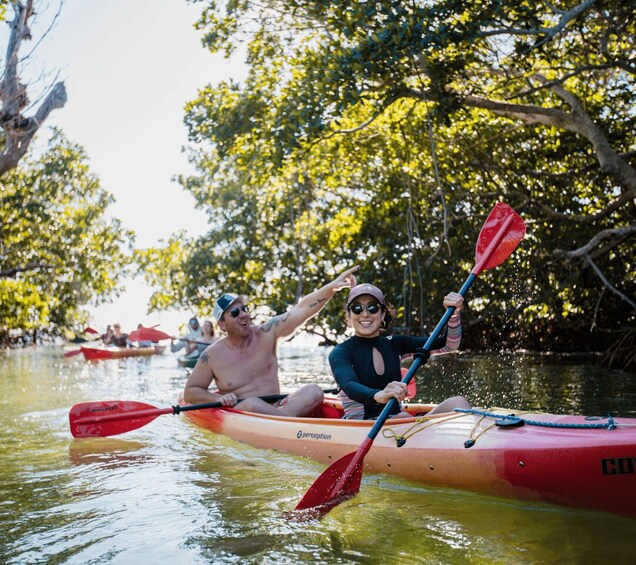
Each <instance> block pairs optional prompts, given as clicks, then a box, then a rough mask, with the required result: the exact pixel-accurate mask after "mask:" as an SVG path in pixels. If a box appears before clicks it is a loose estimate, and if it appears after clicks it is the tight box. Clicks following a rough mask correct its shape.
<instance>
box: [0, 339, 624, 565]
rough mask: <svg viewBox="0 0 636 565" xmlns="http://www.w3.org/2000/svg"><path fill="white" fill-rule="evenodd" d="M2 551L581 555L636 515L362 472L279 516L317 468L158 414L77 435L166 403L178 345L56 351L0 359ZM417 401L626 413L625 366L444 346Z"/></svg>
mask: <svg viewBox="0 0 636 565" xmlns="http://www.w3.org/2000/svg"><path fill="white" fill-rule="evenodd" d="M327 354H328V350H325V349H320V350H316V351H312V350H309V351H308V350H306V349H303V348H295V347H293V346H292V347H287V348H284V350H283V351H282V353H281V370H282V375H283V387H284V388H285V389H286V390H292V389H293V388H295V387H296V386H298V385H299V384H302V383H306V382H317V383H318V384H319V385H320V386H322V387H323V388H329V387H331V386H333V380H332V379H331V377H330V375H329V368H328V364H327ZM0 374H1V375H2V382H3V395H2V408H3V410H2V412H1V413H0V466H1V469H2V473H1V478H0V491H1V492H2V496H1V497H0V528H1V529H2V532H3V536H2V537H1V538H0V552H1V554H2V556H3V561H4V562H6V563H16V564H18V563H19V564H22V563H45V562H50V563H73V564H74V563H77V564H84V563H142V564H143V563H164V562H168V561H174V562H178V563H262V562H266V563H285V564H286V563H290V562H308V563H309V562H311V563H314V562H319V563H358V562H359V563H381V562H382V563H383V562H386V563H397V562H404V561H411V562H416V563H429V562H430V563H485V562H495V563H552V562H554V563H556V562H559V563H588V562H595V561H598V562H607V561H608V560H609V561H616V562H623V563H627V562H630V561H631V560H633V555H634V553H635V551H636V542H635V541H634V535H633V534H634V532H635V531H636V526H635V522H634V521H633V520H628V519H625V518H619V517H615V516H611V515H607V514H600V513H595V512H584V511H576V510H568V509H564V508H559V507H555V506H549V505H542V504H531V503H516V502H513V501H509V500H502V499H498V498H492V497H484V496H479V495H474V494H470V493H466V492H460V491H455V490H451V489H442V488H424V487H421V486H419V485H415V484H412V483H409V482H407V481H401V480H399V479H394V478H390V477H386V476H381V475H365V476H363V482H362V487H361V489H360V493H359V495H358V496H357V497H355V498H354V499H352V500H350V501H348V502H346V503H344V504H342V505H340V506H338V507H336V508H334V510H332V512H331V513H329V514H328V515H327V516H326V517H325V518H324V519H323V520H321V521H315V522H307V523H295V522H290V521H288V520H286V519H285V518H284V514H285V512H287V511H289V510H290V509H291V508H293V507H294V506H295V504H296V503H297V502H298V500H299V499H300V498H301V497H302V495H303V494H304V493H305V492H306V490H307V489H308V488H309V486H310V485H311V484H312V483H313V481H314V480H315V479H316V477H317V476H318V475H320V474H321V473H322V471H323V470H324V466H322V465H320V464H318V463H315V462H312V461H307V460H304V459H301V458H298V457H292V456H288V455H284V454H279V453H274V452H269V451H266V450H260V449H255V448H252V447H250V446H246V445H242V444H239V443H237V442H233V441H231V440H229V439H227V438H225V437H223V436H216V435H214V434H212V433H209V432H207V431H205V430H201V429H199V428H197V427H195V426H193V425H191V424H190V423H188V422H187V421H184V419H183V418H182V417H180V416H172V415H163V416H160V417H158V418H157V419H155V420H154V421H153V422H151V423H150V424H148V425H146V426H144V427H142V428H139V429H137V430H134V431H132V432H130V433H127V434H125V435H122V436H118V437H111V438H90V439H81V440H74V439H73V438H72V437H71V436H70V433H69V429H68V410H69V408H70V407H71V406H72V405H73V404H75V403H77V402H85V401H95V400H109V399H130V400H139V401H142V402H147V403H149V404H152V405H154V406H158V407H165V406H169V405H171V404H174V403H175V402H176V399H177V397H178V395H179V392H180V391H181V389H182V387H183V384H184V382H185V378H186V372H185V370H184V369H182V368H180V367H178V366H177V364H176V357H175V356H171V355H162V356H156V357H152V358H129V359H121V360H110V361H105V362H100V363H86V362H84V361H83V360H81V359H78V358H77V357H74V358H64V357H63V355H62V351H61V350H59V349H55V348H50V349H47V348H44V349H39V350H25V351H16V352H10V353H8V354H2V355H0ZM417 379H418V381H417V382H418V398H419V399H420V400H425V401H429V400H432V401H439V400H441V399H442V398H445V397H446V396H449V395H450V394H458V393H462V394H465V395H466V396H468V397H469V398H470V399H471V401H472V402H473V403H475V404H480V405H483V406H506V407H514V408H518V409H535V410H537V409H538V410H543V411H554V412H574V413H586V414H599V415H606V414H607V413H608V412H611V413H612V414H613V415H624V416H636V382H635V378H634V375H633V374H625V373H612V372H604V371H601V370H598V369H596V368H594V367H586V366H584V365H578V364H567V365H559V364H557V363H552V362H551V361H549V360H548V359H545V358H532V357H527V356H525V357H519V356H492V357H483V358H482V357H480V358H469V357H466V356H460V357H445V358H443V359H438V360H436V361H434V362H432V363H430V364H429V365H427V366H426V367H425V368H423V369H422V370H421V371H420V372H419V374H418V376H417Z"/></svg>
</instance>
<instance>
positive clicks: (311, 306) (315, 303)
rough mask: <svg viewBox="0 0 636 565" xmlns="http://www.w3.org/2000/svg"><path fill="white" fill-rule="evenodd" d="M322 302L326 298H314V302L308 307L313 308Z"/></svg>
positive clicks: (325, 300)
mask: <svg viewBox="0 0 636 565" xmlns="http://www.w3.org/2000/svg"><path fill="white" fill-rule="evenodd" d="M323 302H327V299H326V298H319V299H318V300H316V301H315V302H312V303H311V304H310V305H309V307H310V308H315V307H316V306H320V305H321V304H322V303H323Z"/></svg>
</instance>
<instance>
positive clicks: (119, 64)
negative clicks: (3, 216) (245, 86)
mask: <svg viewBox="0 0 636 565" xmlns="http://www.w3.org/2000/svg"><path fill="white" fill-rule="evenodd" d="M57 7H58V0H45V1H44V2H42V3H41V4H40V7H39V9H38V8H36V11H37V12H38V14H39V15H38V20H37V21H36V22H35V23H34V24H33V26H32V35H33V37H34V40H37V39H39V38H40V37H41V36H42V34H43V32H44V31H45V30H46V28H47V27H48V25H49V24H50V22H51V19H52V15H53V14H54V12H55V11H56V10H57ZM200 11H201V5H196V4H195V5H191V4H189V3H187V2H186V0H65V2H64V5H63V7H62V12H61V15H60V17H59V18H58V21H57V24H56V26H55V28H54V29H53V30H52V31H51V32H50V33H49V34H48V36H47V37H46V38H45V39H44V40H43V41H42V43H41V44H40V45H39V47H38V48H37V51H36V52H35V55H34V57H32V62H31V65H30V67H31V68H30V69H29V72H30V73H35V74H34V75H33V76H38V74H39V73H40V72H42V71H46V72H47V73H49V74H48V82H51V81H52V80H53V77H54V76H55V75H54V74H53V73H54V72H55V71H58V72H59V74H60V77H59V78H60V79H62V80H63V81H64V83H65V85H66V90H67V94H68V102H67V103H66V106H65V107H64V108H63V109H60V110H55V111H54V112H53V113H52V114H51V116H50V118H49V120H48V121H47V122H46V124H45V125H47V126H53V125H55V126H58V127H60V128H62V129H63V131H64V132H65V134H66V136H67V137H68V138H69V139H70V140H71V141H73V142H76V143H79V144H80V145H82V146H83V147H84V148H85V149H86V152H87V154H88V156H89V159H90V166H91V169H92V171H93V172H94V173H96V174H97V175H98V176H99V177H100V178H101V180H102V186H103V187H104V188H105V189H106V190H108V191H109V192H111V193H112V194H113V195H114V196H115V198H116V204H115V205H114V206H112V208H111V213H112V215H114V216H116V217H118V218H120V219H121V220H122V221H123V223H124V225H125V226H126V227H127V228H129V229H132V230H134V231H135V232H136V233H137V246H138V247H148V246H152V245H155V244H158V243H159V240H160V239H167V238H168V237H169V236H170V234H172V233H174V232H176V231H178V230H180V229H185V230H187V231H188V233H189V234H190V235H198V234H201V233H204V232H205V231H206V220H205V216H204V214H203V212H201V211H198V210H195V209H194V200H193V198H192V197H191V196H190V195H189V194H188V193H186V192H185V191H183V190H182V189H181V187H180V186H179V185H178V184H177V183H176V182H173V181H172V180H171V178H172V177H173V175H176V174H179V173H185V172H188V171H189V170H190V169H189V164H188V162H187V159H186V155H185V154H183V153H182V152H181V148H182V146H183V145H184V144H185V143H186V129H185V126H184V125H183V106H184V104H185V103H186V102H187V101H188V100H191V99H192V98H194V97H195V95H196V93H197V90H198V89H199V88H201V87H203V86H205V85H206V84H208V83H213V84H215V83H217V82H219V81H221V80H224V79H227V78H229V77H230V76H232V77H234V78H235V79H240V78H241V73H242V72H243V66H242V63H241V62H240V61H239V62H236V63H233V64H230V63H228V62H226V61H225V60H224V59H223V58H222V57H220V56H218V55H212V54H210V53H209V52H207V51H206V50H205V49H204V48H203V47H202V46H201V43H200V40H199V33H198V32H197V31H196V30H194V29H193V23H194V22H195V21H196V19H197V17H198V14H199V12H200ZM7 17H8V19H12V18H13V11H12V10H11V9H9V10H8V11H7ZM6 35H7V31H6V30H5V29H3V30H2V34H1V35H0V39H2V40H3V41H2V43H1V44H2V45H3V46H4V45H6V40H5V37H6ZM33 43H34V41H32V42H30V43H27V44H25V45H24V47H23V49H22V51H21V53H20V54H21V55H22V56H24V55H26V54H27V52H28V51H27V50H30V49H32V47H33ZM40 86H41V85H40ZM30 94H31V98H32V99H33V98H34V93H32V92H31V91H30ZM126 288H127V292H126V293H125V294H124V295H123V296H122V297H121V298H120V299H118V300H116V301H115V302H114V303H113V304H110V305H106V306H102V307H100V308H98V309H95V310H94V311H93V316H94V318H93V325H95V326H96V327H97V328H98V329H104V328H105V326H106V324H108V323H113V322H117V321H119V322H121V323H122V326H123V328H124V330H125V331H129V330H132V329H134V328H135V327H136V325H137V323H140V322H141V323H143V324H144V325H153V324H159V323H160V324H161V329H163V330H164V331H166V332H168V333H176V332H177V331H178V327H179V325H180V324H182V323H185V321H186V320H187V319H188V317H189V316H190V312H171V313H168V312H166V313H161V314H151V315H147V314H146V303H147V300H148V297H149V296H150V292H151V291H150V289H149V288H147V287H145V285H144V284H143V283H142V282H141V281H128V282H126Z"/></svg>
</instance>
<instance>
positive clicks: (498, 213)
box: [295, 202, 526, 518]
mask: <svg viewBox="0 0 636 565" xmlns="http://www.w3.org/2000/svg"><path fill="white" fill-rule="evenodd" d="M525 232H526V227H525V224H524V222H523V220H522V219H521V217H520V216H519V215H518V214H517V213H516V212H515V211H514V210H513V209H512V208H510V206H508V205H507V204H504V203H503V202H499V203H497V204H495V206H494V208H493V209H492V211H491V212H490V214H489V215H488V218H486V222H485V223H484V225H483V226H482V228H481V232H480V233H479V238H478V240H477V246H476V249H475V267H474V268H473V270H472V271H471V272H470V275H469V276H468V278H467V279H466V282H465V283H464V285H463V286H462V287H461V289H460V291H459V294H461V295H462V296H465V295H466V292H467V291H468V289H469V288H470V286H471V285H472V284H473V281H474V280H475V279H476V278H477V276H479V274H480V273H481V272H482V271H484V270H487V269H492V268H493V267H496V266H497V265H499V264H500V263H501V262H503V261H505V260H506V259H507V258H508V257H509V256H510V254H511V253H512V252H513V251H514V249H515V248H516V247H517V245H518V244H519V242H520V241H521V239H522V238H523V236H524V234H525ZM454 310H455V308H454V307H452V306H451V307H450V308H448V309H447V310H446V312H445V314H444V315H443V316H442V319H441V320H440V321H439V323H438V324H437V326H436V327H435V329H434V330H433V333H431V335H430V336H429V338H428V339H427V341H426V343H425V344H424V347H423V348H422V352H421V353H418V354H416V355H415V360H414V361H413V364H412V365H411V367H410V368H409V370H408V372H407V373H406V375H405V376H404V378H403V379H402V382H403V383H407V384H408V383H409V381H410V380H411V379H412V378H413V375H414V374H415V372H416V371H417V369H418V368H419V366H420V365H421V363H422V362H423V361H424V362H425V361H426V360H427V359H428V355H429V353H428V352H429V351H430V349H431V346H432V345H433V343H434V342H435V340H436V339H437V337H438V336H439V334H440V333H441V332H442V330H443V329H444V326H446V324H447V322H448V320H449V319H450V317H451V316H452V315H453V311H454ZM396 402H397V400H396V399H395V398H391V400H390V401H389V402H388V403H387V404H386V406H385V407H384V409H383V410H382V413H381V414H380V416H379V417H378V419H377V420H376V422H375V424H374V425H373V427H372V428H371V431H370V432H369V434H368V435H367V437H366V438H365V439H364V440H363V442H362V443H361V444H360V447H359V448H358V450H357V451H355V452H353V453H349V454H347V455H345V456H344V457H341V458H340V459H338V460H337V461H335V462H334V463H332V464H331V465H330V466H329V467H328V468H327V469H326V470H325V471H324V472H323V473H322V475H320V476H319V477H318V478H317V479H316V480H315V481H314V484H313V485H311V487H310V488H309V490H308V491H307V492H306V493H305V495H304V496H303V498H302V499H301V500H300V502H299V503H298V504H297V505H296V508H295V510H302V511H305V512H304V516H305V517H311V518H320V517H322V516H324V515H325V514H327V513H328V512H329V511H330V510H331V509H332V508H334V507H335V506H337V505H338V504H340V503H341V502H344V501H345V500H348V499H349V498H352V497H353V496H355V495H356V494H357V493H358V491H359V490H360V482H361V480H362V464H363V461H364V456H365V455H366V454H367V452H368V451H369V449H371V446H372V445H373V440H374V439H375V437H376V436H377V435H378V433H379V432H380V429H381V428H382V426H383V425H384V423H385V422H386V420H387V418H388V417H389V413H390V412H391V410H392V409H393V407H394V406H395V403H396Z"/></svg>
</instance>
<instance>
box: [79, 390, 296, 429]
mask: <svg viewBox="0 0 636 565" xmlns="http://www.w3.org/2000/svg"><path fill="white" fill-rule="evenodd" d="M286 396H287V395H286V394H272V395H270V396H261V397H260V398H261V399H262V400H264V401H265V402H275V401H276V400H281V399H282V398H285V397H286ZM221 406H223V405H222V404H221V403H220V402H206V403H204V404H190V405H189V406H179V405H176V406H170V408H155V407H154V406H152V405H150V404H146V403H144V402H137V401H135V400H101V401H99V402H81V403H80V404H75V406H73V407H72V408H71V410H70V411H69V413H68V421H69V425H70V427H71V434H73V437H106V436H114V435H117V434H123V433H124V432H129V431H131V430H136V429H137V428H141V427H142V426H145V425H146V424H149V423H150V422H152V421H153V420H154V419H155V418H156V417H157V416H161V415H162V414H180V413H181V412H187V411H188V410H202V409H204V408H220V407H221Z"/></svg>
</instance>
